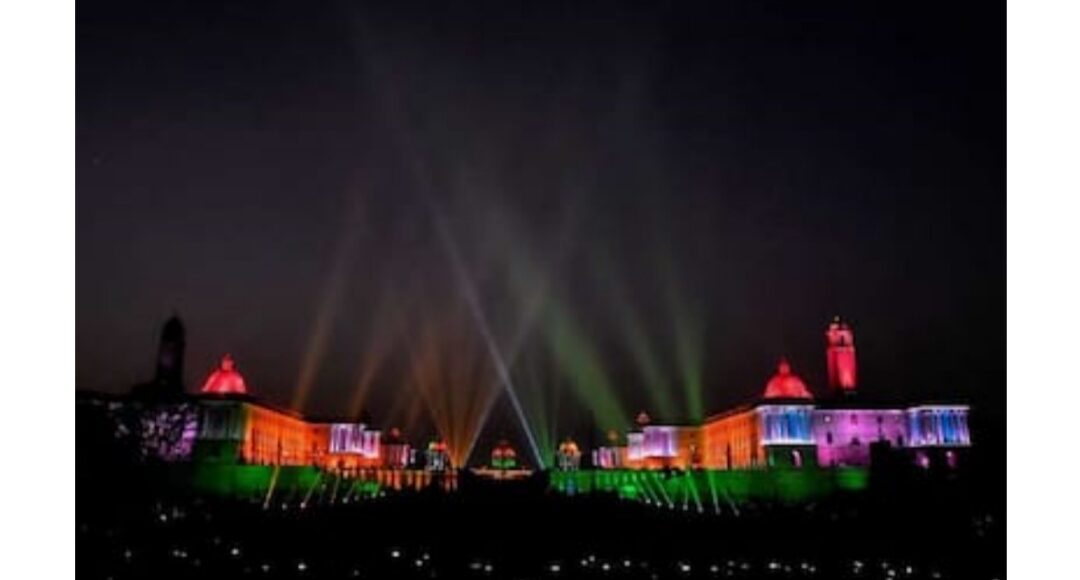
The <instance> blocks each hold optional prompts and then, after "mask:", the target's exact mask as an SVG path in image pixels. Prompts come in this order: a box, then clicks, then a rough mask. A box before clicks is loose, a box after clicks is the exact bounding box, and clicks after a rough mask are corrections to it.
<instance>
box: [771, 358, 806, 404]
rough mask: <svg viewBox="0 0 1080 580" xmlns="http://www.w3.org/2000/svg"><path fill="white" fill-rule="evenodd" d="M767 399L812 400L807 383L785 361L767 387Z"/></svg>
mask: <svg viewBox="0 0 1080 580" xmlns="http://www.w3.org/2000/svg"><path fill="white" fill-rule="evenodd" d="M765 398H766V399H812V398H814V396H813V395H811V394H810V390H809V389H807V388H806V383H804V382H803V381H802V379H800V378H799V377H798V375H795V374H793V373H792V372H791V365H789V364H788V362H787V361H786V360H784V359H780V364H779V366H777V368H776V374H775V375H773V378H771V379H769V382H768V383H767V384H766V385H765Z"/></svg>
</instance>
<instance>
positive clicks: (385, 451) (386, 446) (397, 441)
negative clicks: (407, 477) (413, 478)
mask: <svg viewBox="0 0 1080 580" xmlns="http://www.w3.org/2000/svg"><path fill="white" fill-rule="evenodd" d="M415 455H416V452H415V451H414V450H413V449H412V447H410V446H409V444H408V443H407V442H406V441H405V440H404V439H402V437H401V430H400V429H398V428H397V427H394V428H393V429H390V432H389V433H388V437H387V439H386V440H385V441H383V443H382V460H383V466H384V467H387V468H389V469H408V468H409V467H410V466H411V465H412V464H413V463H414V462H415Z"/></svg>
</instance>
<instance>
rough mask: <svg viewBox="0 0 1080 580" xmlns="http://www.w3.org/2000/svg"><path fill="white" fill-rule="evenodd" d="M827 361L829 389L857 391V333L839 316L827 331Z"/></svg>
mask: <svg viewBox="0 0 1080 580" xmlns="http://www.w3.org/2000/svg"><path fill="white" fill-rule="evenodd" d="M825 343H826V346H825V361H826V364H827V365H828V367H829V390H830V391H831V392H833V393H837V394H844V395H852V394H854V393H855V334H854V333H853V332H852V330H851V327H850V326H848V325H847V323H845V322H843V321H841V320H840V317H839V316H836V317H833V321H832V322H831V323H830V324H829V328H828V329H827V330H826V331H825Z"/></svg>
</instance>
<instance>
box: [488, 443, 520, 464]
mask: <svg viewBox="0 0 1080 580" xmlns="http://www.w3.org/2000/svg"><path fill="white" fill-rule="evenodd" d="M516 467H517V451H515V450H514V448H513V447H512V446H511V445H510V443H509V442H507V441H506V440H505V439H503V440H501V441H499V443H498V444H497V445H495V447H494V448H493V449H492V450H491V468H492V469H501V470H503V471H505V470H507V469H514V468H516Z"/></svg>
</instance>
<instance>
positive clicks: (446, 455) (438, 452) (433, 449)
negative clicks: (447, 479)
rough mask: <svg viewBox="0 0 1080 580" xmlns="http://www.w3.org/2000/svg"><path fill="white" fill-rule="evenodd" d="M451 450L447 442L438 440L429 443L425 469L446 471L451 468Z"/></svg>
mask: <svg viewBox="0 0 1080 580" xmlns="http://www.w3.org/2000/svg"><path fill="white" fill-rule="evenodd" d="M450 467H451V466H450V452H449V450H448V448H447V446H446V442H445V441H442V440H436V441H432V442H430V443H428V447H427V453H426V454H425V457H424V469H426V470H428V471H446V470H448V469H450Z"/></svg>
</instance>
